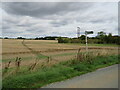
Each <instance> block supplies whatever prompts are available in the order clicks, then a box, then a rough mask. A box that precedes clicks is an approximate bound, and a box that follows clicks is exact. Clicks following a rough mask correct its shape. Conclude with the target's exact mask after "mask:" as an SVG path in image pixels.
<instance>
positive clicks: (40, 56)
mask: <svg viewBox="0 0 120 90" xmlns="http://www.w3.org/2000/svg"><path fill="white" fill-rule="evenodd" d="M79 48H80V50H81V52H85V44H65V43H58V42H57V41H56V40H16V39H3V40H2V53H1V55H2V67H3V69H5V68H6V67H8V66H9V68H12V69H13V68H15V67H17V66H16V64H15V63H16V59H17V58H21V61H20V67H21V68H29V67H31V66H32V65H34V64H35V68H39V67H41V66H47V67H49V66H51V65H54V64H57V63H59V62H62V61H68V60H70V59H75V58H77V53H78V50H79ZM90 51H92V52H93V51H94V52H95V54H97V53H100V54H101V55H108V54H109V55H113V54H118V47H117V45H111V46H110V45H109V46H107V45H102V44H101V45H92V46H90V45H89V52H90ZM4 76H5V75H4ZM4 76H3V77H4Z"/></svg>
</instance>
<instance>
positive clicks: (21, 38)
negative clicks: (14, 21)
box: [17, 37, 25, 39]
mask: <svg viewBox="0 0 120 90" xmlns="http://www.w3.org/2000/svg"><path fill="white" fill-rule="evenodd" d="M17 39H25V38H23V37H17Z"/></svg>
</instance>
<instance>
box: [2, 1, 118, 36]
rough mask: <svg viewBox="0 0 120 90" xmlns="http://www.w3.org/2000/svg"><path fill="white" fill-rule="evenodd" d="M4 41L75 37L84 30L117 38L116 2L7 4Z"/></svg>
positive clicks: (4, 15)
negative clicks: (5, 39) (102, 32)
mask: <svg viewBox="0 0 120 90" xmlns="http://www.w3.org/2000/svg"><path fill="white" fill-rule="evenodd" d="M0 14H2V22H0V23H2V36H3V37H6V36H7V37H18V36H22V37H42V36H67V37H76V36H77V35H76V33H77V27H80V33H81V34H84V32H85V30H93V31H94V34H93V35H89V36H95V35H96V34H97V32H99V31H104V32H106V33H107V34H108V33H112V34H113V35H118V3H117V2H106V3H105V2H96V3H95V2H94V3H93V2H77V3H75V2H16V3H15V2H6V3H5V2H4V3H2V7H1V8H0Z"/></svg>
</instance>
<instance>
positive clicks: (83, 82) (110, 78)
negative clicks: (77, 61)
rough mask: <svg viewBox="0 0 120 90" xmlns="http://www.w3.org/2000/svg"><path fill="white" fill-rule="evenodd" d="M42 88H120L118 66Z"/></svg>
mask: <svg viewBox="0 0 120 90" xmlns="http://www.w3.org/2000/svg"><path fill="white" fill-rule="evenodd" d="M42 88H118V65H117V64H116V65H113V66H109V67H106V68H102V69H98V70H96V71H94V72H91V73H87V74H84V75H81V76H77V77H74V78H72V79H68V80H65V81H61V82H56V83H52V84H49V85H47V86H44V87H42Z"/></svg>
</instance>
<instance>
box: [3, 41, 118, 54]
mask: <svg viewBox="0 0 120 90" xmlns="http://www.w3.org/2000/svg"><path fill="white" fill-rule="evenodd" d="M22 44H23V46H25V47H26V48H27V49H28V50H29V51H27V52H10V53H9V52H8V53H7V52H5V53H2V55H7V54H29V53H33V54H35V55H36V54H38V53H39V54H41V53H44V52H56V51H57V52H59V51H72V50H78V49H72V48H71V49H48V50H46V51H34V50H33V49H32V48H30V47H28V46H27V45H26V44H25V43H24V42H22ZM81 49H82V50H85V47H81ZM89 49H93V50H97V49H98V50H99V49H101V50H102V49H103V50H119V48H112V47H89Z"/></svg>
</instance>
